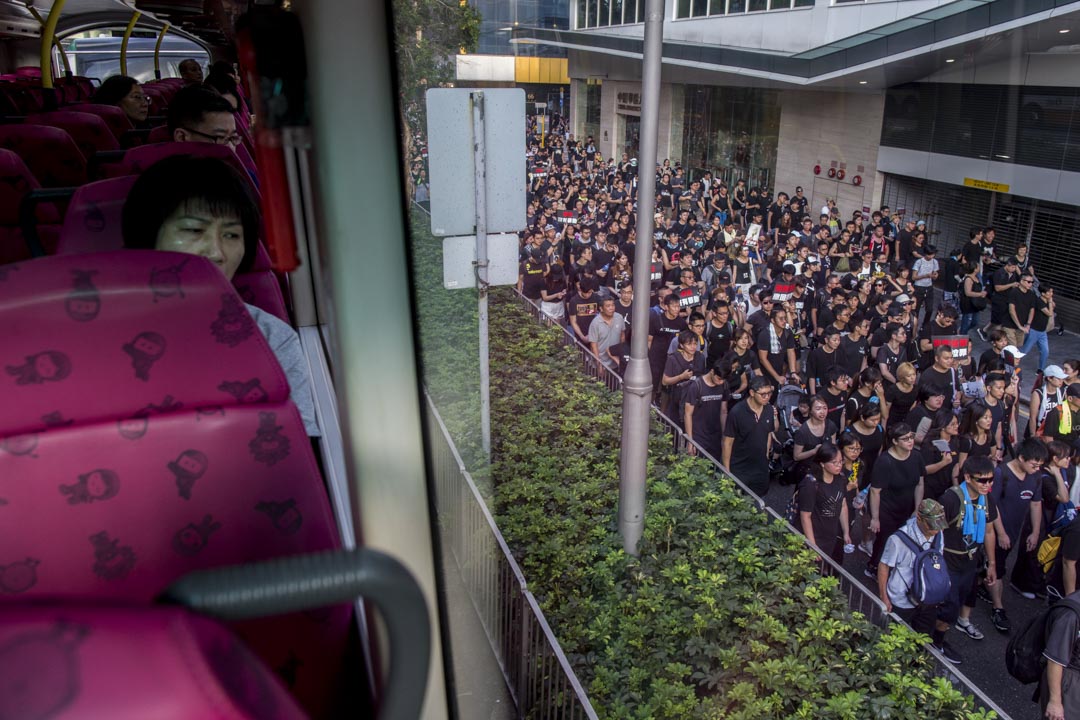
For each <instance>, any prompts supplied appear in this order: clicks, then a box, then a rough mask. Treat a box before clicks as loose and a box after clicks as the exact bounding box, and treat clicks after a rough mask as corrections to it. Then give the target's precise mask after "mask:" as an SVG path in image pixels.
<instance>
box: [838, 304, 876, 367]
mask: <svg viewBox="0 0 1080 720" xmlns="http://www.w3.org/2000/svg"><path fill="white" fill-rule="evenodd" d="M869 332H870V320H869V319H867V318H866V317H864V316H863V315H861V314H860V313H855V314H854V315H852V316H851V319H850V320H848V334H847V335H842V336H841V337H840V347H839V348H838V349H837V352H838V353H839V354H840V364H841V365H843V367H844V369H845V370H847V372H848V375H850V376H851V377H853V378H855V377H858V376H859V373H861V372H862V371H863V369H865V368H866V367H868V366H869V365H868V363H869V360H870V343H869V341H868V340H867V339H866V336H867V334H868V333H869Z"/></svg>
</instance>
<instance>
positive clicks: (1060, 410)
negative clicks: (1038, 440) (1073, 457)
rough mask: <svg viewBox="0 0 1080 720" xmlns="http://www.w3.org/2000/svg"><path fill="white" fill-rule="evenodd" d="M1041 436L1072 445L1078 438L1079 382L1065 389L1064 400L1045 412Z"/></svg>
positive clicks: (1079, 425)
mask: <svg viewBox="0 0 1080 720" xmlns="http://www.w3.org/2000/svg"><path fill="white" fill-rule="evenodd" d="M1042 436H1043V437H1044V438H1050V439H1051V440H1060V441H1062V442H1064V443H1068V444H1070V445H1072V444H1073V443H1074V442H1076V440H1077V439H1078V438H1080V383H1073V384H1071V385H1069V387H1068V388H1067V389H1066V390H1065V402H1063V403H1061V404H1060V405H1058V406H1057V407H1055V408H1054V409H1052V410H1050V411H1049V412H1048V413H1046V419H1045V420H1044V422H1043V429H1042Z"/></svg>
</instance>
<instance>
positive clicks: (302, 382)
mask: <svg viewBox="0 0 1080 720" xmlns="http://www.w3.org/2000/svg"><path fill="white" fill-rule="evenodd" d="M247 309H248V312H250V313H251V317H252V318H254V319H255V324H256V325H258V326H259V330H261V331H262V334H263V337H265V338H266V342H267V344H268V345H270V349H271V350H273V351H274V356H275V357H277V360H278V362H279V363H281V369H282V370H284V371H285V378H286V379H287V380H288V381H289V399H291V400H292V401H293V404H295V405H296V408H297V410H299V411H300V417H301V418H302V419H303V421H304V430H306V431H307V434H308V437H320V436H321V435H322V433H321V432H319V424H318V423H317V422H315V401H314V400H313V399H312V397H311V380H310V378H309V377H308V366H307V361H306V360H305V359H304V353H303V350H302V349H301V348H300V336H299V335H297V334H296V331H295V330H293V329H292V328H291V327H289V325H288V324H286V323H285V322H283V321H282V320H281V319H280V318H278V317H277V316H275V315H271V314H270V313H268V312H266V311H265V310H263V309H262V308H257V307H255V306H254V305H248V306H247Z"/></svg>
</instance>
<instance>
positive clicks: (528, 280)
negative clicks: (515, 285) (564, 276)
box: [518, 260, 545, 300]
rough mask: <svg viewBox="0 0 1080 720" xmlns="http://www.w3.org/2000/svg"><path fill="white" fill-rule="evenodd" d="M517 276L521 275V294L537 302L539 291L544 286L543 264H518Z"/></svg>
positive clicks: (527, 262)
mask: <svg viewBox="0 0 1080 720" xmlns="http://www.w3.org/2000/svg"><path fill="white" fill-rule="evenodd" d="M518 274H519V275H521V277H522V281H521V294H522V295H524V296H525V297H527V298H529V299H530V300H539V299H540V291H541V290H542V289H543V288H544V287H545V285H544V264H543V263H542V262H541V263H534V262H533V261H532V260H526V261H525V262H523V263H521V264H520V267H519V268H518Z"/></svg>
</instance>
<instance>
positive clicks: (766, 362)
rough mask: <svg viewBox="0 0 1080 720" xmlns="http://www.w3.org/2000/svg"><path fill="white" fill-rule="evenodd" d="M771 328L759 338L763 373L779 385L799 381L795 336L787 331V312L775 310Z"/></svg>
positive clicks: (758, 351) (771, 317)
mask: <svg viewBox="0 0 1080 720" xmlns="http://www.w3.org/2000/svg"><path fill="white" fill-rule="evenodd" d="M770 320H771V322H770V323H769V326H768V327H766V328H765V329H764V330H762V331H761V333H760V334H759V335H758V337H757V341H756V343H755V347H756V348H757V353H758V361H759V362H760V363H761V369H762V372H763V373H764V374H765V375H766V377H768V378H769V379H770V380H772V381H773V382H775V383H777V384H778V385H781V386H782V385H784V384H785V383H787V382H789V381H791V382H795V383H797V382H798V381H799V373H798V369H799V363H798V359H797V356H796V354H795V348H796V345H795V336H794V335H793V334H792V332H791V331H790V330H788V329H787V327H786V326H787V310H784V309H783V308H780V307H777V308H773V311H772V315H771V316H770Z"/></svg>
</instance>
